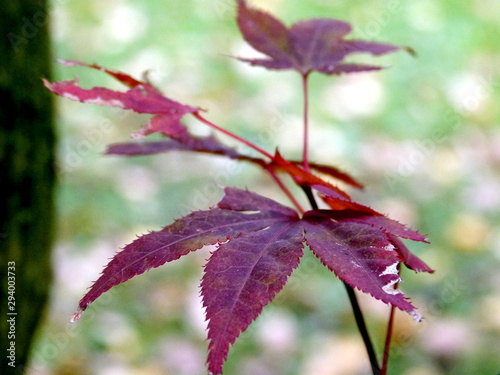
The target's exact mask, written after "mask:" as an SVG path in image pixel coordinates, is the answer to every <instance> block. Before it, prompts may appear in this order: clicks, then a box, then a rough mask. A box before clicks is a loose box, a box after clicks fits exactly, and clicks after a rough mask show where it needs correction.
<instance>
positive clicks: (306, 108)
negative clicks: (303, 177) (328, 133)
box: [302, 73, 310, 172]
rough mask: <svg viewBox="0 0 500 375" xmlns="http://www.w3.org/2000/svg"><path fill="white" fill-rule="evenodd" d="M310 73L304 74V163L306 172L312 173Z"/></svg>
mask: <svg viewBox="0 0 500 375" xmlns="http://www.w3.org/2000/svg"><path fill="white" fill-rule="evenodd" d="M308 78H309V73H305V74H302V93H303V96H304V139H303V143H304V145H303V151H302V152H303V153H302V163H303V165H304V170H305V171H307V172H310V168H309V88H308V82H309V80H308Z"/></svg>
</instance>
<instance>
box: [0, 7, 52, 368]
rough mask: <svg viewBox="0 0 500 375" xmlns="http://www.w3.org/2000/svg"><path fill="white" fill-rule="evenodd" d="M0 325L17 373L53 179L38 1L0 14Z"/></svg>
mask: <svg viewBox="0 0 500 375" xmlns="http://www.w3.org/2000/svg"><path fill="white" fill-rule="evenodd" d="M0 14H1V17H2V21H1V22H0V35H1V41H0V57H1V62H0V103H1V104H0V109H1V110H0V181H1V187H2V192H3V193H2V197H1V199H0V202H1V203H0V215H1V217H2V219H1V221H0V249H1V250H0V251H1V258H0V260H1V261H0V267H1V269H0V279H1V280H0V282H1V287H0V290H1V291H0V296H1V298H0V303H1V306H0V328H1V337H0V343H1V346H0V348H1V355H0V357H1V359H0V361H1V366H2V367H1V368H0V373H2V374H22V373H24V371H25V369H26V364H27V361H28V354H29V350H30V347H31V344H32V342H33V336H34V334H35V331H36V329H37V327H38V325H39V323H40V321H41V318H42V317H43V312H44V309H45V306H46V303H47V300H48V293H49V287H50V286H51V279H52V270H51V263H50V251H51V245H52V237H53V225H52V224H53V217H54V207H53V188H54V181H55V168H54V166H55V163H54V143H55V136H54V128H53V121H52V94H51V93H50V92H49V91H48V90H47V89H45V87H44V86H43V84H42V81H41V78H42V77H47V78H49V77H50V66H51V57H50V43H49V33H48V5H47V2H46V0H24V1H4V2H3V3H2V9H1V11H0Z"/></svg>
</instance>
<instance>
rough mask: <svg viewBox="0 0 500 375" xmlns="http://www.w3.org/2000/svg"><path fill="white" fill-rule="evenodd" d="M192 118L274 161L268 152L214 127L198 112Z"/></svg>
mask: <svg viewBox="0 0 500 375" xmlns="http://www.w3.org/2000/svg"><path fill="white" fill-rule="evenodd" d="M193 116H194V117H196V118H197V119H198V120H200V121H201V122H203V123H204V124H206V125H208V126H210V127H211V128H213V129H215V130H217V131H220V132H221V133H223V134H225V135H227V136H229V137H231V138H233V139H236V140H237V141H238V142H241V143H243V144H244V145H246V146H248V147H250V148H253V149H254V150H255V151H257V152H258V153H259V154H262V155H264V156H266V157H268V158H269V159H271V160H273V159H274V156H273V155H271V154H270V153H269V152H267V151H265V150H263V149H261V148H260V147H259V146H257V145H255V144H253V143H252V142H249V141H247V140H246V139H244V138H241V137H240V136H238V135H236V134H234V133H231V132H230V131H227V130H226V129H223V128H221V127H220V126H218V125H215V124H214V123H213V122H211V121H209V120H207V119H206V118H205V117H203V116H202V115H200V113H199V112H194V113H193Z"/></svg>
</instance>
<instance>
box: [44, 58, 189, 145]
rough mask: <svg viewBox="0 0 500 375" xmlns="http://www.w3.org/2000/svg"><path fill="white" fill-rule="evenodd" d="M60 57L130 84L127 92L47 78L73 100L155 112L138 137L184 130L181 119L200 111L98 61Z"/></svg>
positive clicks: (57, 91)
mask: <svg viewBox="0 0 500 375" xmlns="http://www.w3.org/2000/svg"><path fill="white" fill-rule="evenodd" d="M59 61H60V62H61V63H62V64H63V65H64V66H75V65H80V66H86V67H89V68H92V69H96V70H99V71H103V72H105V73H107V74H109V75H111V76H112V77H114V78H116V79H118V80H119V81H120V82H122V83H123V84H125V85H126V86H128V87H129V88H130V89H129V90H128V91H127V92H120V91H113V90H110V89H107V88H104V87H94V88H91V89H83V88H81V87H80V86H79V84H78V81H77V80H74V81H63V82H54V83H50V82H49V81H47V80H45V79H44V80H43V82H44V84H45V86H46V87H47V88H48V89H49V90H51V91H52V92H54V93H55V94H57V95H60V96H62V97H65V98H68V99H71V100H75V101H80V102H82V103H91V104H98V105H105V106H109V107H120V108H123V109H131V110H133V111H135V112H137V113H150V114H154V116H153V117H152V118H151V119H150V120H149V122H148V123H147V125H146V126H144V127H143V128H141V129H140V130H139V131H138V132H137V133H135V134H134V136H135V137H136V138H142V137H144V136H146V135H149V134H152V133H155V132H163V133H164V134H166V135H169V136H175V135H176V134H179V133H183V132H184V131H185V128H184V126H183V125H182V124H181V123H180V119H181V118H182V117H183V116H184V115H186V114H188V113H195V112H198V111H199V108H194V107H190V106H187V105H184V104H181V103H179V102H176V101H174V100H171V99H169V98H167V97H165V96H164V95H163V94H162V93H160V92H159V91H158V90H157V89H156V88H154V87H153V86H152V85H151V84H150V83H148V82H142V81H139V80H136V79H135V78H133V77H131V76H129V75H127V74H125V73H121V72H118V71H116V70H110V69H106V68H103V67H101V66H99V65H95V64H85V63H82V62H77V61H69V60H59Z"/></svg>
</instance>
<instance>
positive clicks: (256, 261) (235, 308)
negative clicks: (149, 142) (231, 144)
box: [72, 188, 432, 374]
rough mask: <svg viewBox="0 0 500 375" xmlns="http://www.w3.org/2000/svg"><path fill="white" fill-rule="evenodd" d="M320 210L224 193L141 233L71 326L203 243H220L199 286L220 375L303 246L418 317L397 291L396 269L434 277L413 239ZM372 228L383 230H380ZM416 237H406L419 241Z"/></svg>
mask: <svg viewBox="0 0 500 375" xmlns="http://www.w3.org/2000/svg"><path fill="white" fill-rule="evenodd" d="M325 213H326V211H325V210H312V211H308V212H306V213H305V214H304V215H303V217H302V218H301V217H299V216H298V214H297V212H296V211H294V210H293V209H291V208H288V207H286V206H283V205H281V204H280V203H277V202H275V201H273V200H271V199H269V198H265V197H263V196H260V195H258V194H256V193H252V192H249V191H247V190H241V189H236V188H225V195H224V198H223V199H222V200H221V201H220V202H219V203H218V204H217V205H216V206H215V207H213V208H212V209H210V210H207V211H197V212H193V213H191V214H189V215H187V216H185V217H183V218H181V219H179V220H177V221H175V222H174V223H173V224H171V225H169V226H166V227H165V228H163V229H162V230H160V231H156V232H150V233H148V234H145V235H143V236H141V237H139V238H138V239H136V240H135V241H134V242H132V243H130V244H129V245H127V246H125V248H124V249H123V250H122V251H120V252H118V253H117V254H116V255H115V256H114V257H113V259H112V260H111V261H110V262H109V264H108V265H107V266H106V267H105V269H104V271H103V273H102V275H101V277H99V279H98V280H97V281H96V282H95V283H94V285H93V286H92V287H91V289H90V290H89V292H88V293H87V294H86V295H85V296H84V297H83V298H82V300H81V301H80V304H79V309H78V311H77V312H76V313H75V315H74V316H73V319H72V320H73V321H76V320H77V319H79V318H80V316H81V314H82V313H83V311H84V310H85V309H86V308H87V306H88V305H89V304H90V303H92V302H93V301H94V300H95V299H96V298H98V297H99V296H100V295H101V294H102V293H104V292H106V291H107V290H109V289H110V288H112V287H113V286H115V285H118V284H120V283H123V282H125V281H127V280H129V279H130V278H132V277H134V276H136V275H139V274H142V273H144V272H145V271H147V270H149V269H151V268H155V267H159V266H161V265H163V264H165V263H167V262H171V261H173V260H176V259H178V258H180V257H181V256H184V255H186V254H188V253H190V252H191V251H195V250H197V249H200V248H201V247H203V246H205V245H217V247H218V248H217V250H215V252H214V253H213V254H212V255H211V257H210V259H209V261H208V263H207V265H206V267H205V274H204V276H203V279H202V283H201V294H202V297H203V305H204V307H205V308H206V317H207V319H208V320H209V323H208V338H209V340H210V343H209V355H208V367H209V370H210V372H211V373H212V374H221V373H222V366H223V364H224V361H225V360H226V358H227V353H228V351H229V347H230V345H231V344H233V343H234V341H235V340H236V338H237V337H238V336H239V335H240V333H241V332H242V331H244V330H245V329H246V328H247V327H248V326H249V324H250V323H251V322H252V321H253V320H254V319H255V318H257V316H259V314H260V313H261V311H262V309H263V307H264V306H265V305H267V304H268V303H270V302H271V301H272V300H273V299H274V297H275V296H276V294H277V293H278V292H279V291H280V290H281V289H282V288H283V286H284V285H285V284H286V282H287V279H288V276H290V274H291V273H292V271H293V270H294V269H295V268H296V267H297V266H298V265H299V261H300V258H301V256H302V254H303V248H304V244H307V245H308V246H309V247H310V249H311V250H312V252H313V253H314V254H315V255H316V256H317V257H318V258H319V259H320V260H321V262H322V263H323V264H324V265H325V266H327V267H328V268H329V269H330V270H331V271H333V272H334V273H335V274H336V275H337V276H338V277H339V278H340V279H341V280H343V281H344V282H346V283H347V284H349V285H350V286H351V287H353V288H357V289H359V290H360V291H363V292H365V293H369V294H370V295H372V296H373V297H375V298H377V299H379V300H381V301H383V302H385V303H388V304H392V305H394V306H396V307H398V308H399V309H401V310H403V311H406V312H408V313H410V314H412V315H413V316H414V317H415V318H416V319H420V315H419V314H418V312H417V310H416V308H415V307H414V306H413V305H412V304H411V303H410V302H409V301H408V299H407V298H406V297H405V296H404V295H403V293H402V292H400V291H399V290H396V289H394V287H393V286H394V285H395V284H396V283H397V282H399V281H400V278H399V274H398V272H397V265H398V264H399V263H400V262H404V263H406V264H407V265H408V266H409V267H410V268H413V269H415V270H418V271H422V270H423V271H430V272H431V271H432V270H431V269H430V268H429V267H428V266H427V265H425V263H424V262H422V261H421V260H420V259H418V258H417V257H416V256H415V255H413V254H411V253H410V252H409V250H408V249H407V248H405V247H404V245H403V244H402V242H401V241H400V240H398V238H397V237H398V236H401V234H402V233H407V232H410V233H416V232H413V231H411V230H409V229H407V230H403V229H402V228H403V226H402V225H401V224H398V225H399V226H397V225H395V224H393V226H392V227H391V226H389V225H385V226H384V225H379V224H380V223H375V224H374V223H373V222H372V221H371V220H370V218H372V216H367V220H366V222H365V221H364V218H363V217H359V216H358V217H356V218H355V219H349V218H343V219H340V220H334V219H332V218H331V217H329V216H328V215H327V214H325ZM377 225H379V226H380V228H379V227H377ZM418 236H419V235H418V234H413V235H411V236H407V237H414V238H413V239H416V240H422V238H420V237H418Z"/></svg>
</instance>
